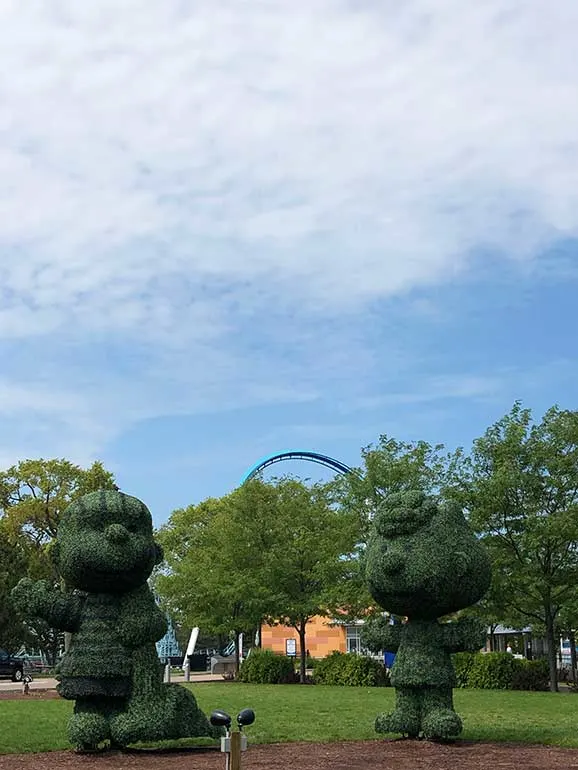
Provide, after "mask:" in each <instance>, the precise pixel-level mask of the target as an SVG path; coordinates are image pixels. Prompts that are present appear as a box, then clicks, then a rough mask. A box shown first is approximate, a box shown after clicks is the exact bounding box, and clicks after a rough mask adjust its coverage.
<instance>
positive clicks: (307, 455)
mask: <svg viewBox="0 0 578 770" xmlns="http://www.w3.org/2000/svg"><path fill="white" fill-rule="evenodd" d="M283 460H308V461H309V462H313V463H318V464H319V465H324V466H325V467H326V468H331V469H332V470H334V471H336V472H337V473H340V474H345V473H351V471H352V469H351V468H350V467H349V466H348V465H345V463H341V462H339V460H334V459H333V458H332V457H328V456H327V455H324V454H320V453H319V452H308V451H303V450H301V449H299V450H292V451H289V452H277V453H276V454H272V455H268V456H267V457H264V458H263V459H261V460H259V462H258V463H255V465H253V467H252V468H250V469H249V470H248V471H247V473H246V474H245V476H244V477H243V479H242V481H241V484H244V483H245V482H246V481H249V479H252V478H254V477H255V476H256V475H257V474H258V473H259V472H260V471H262V470H263V468H267V466H269V465H273V464H274V463H280V462H283Z"/></svg>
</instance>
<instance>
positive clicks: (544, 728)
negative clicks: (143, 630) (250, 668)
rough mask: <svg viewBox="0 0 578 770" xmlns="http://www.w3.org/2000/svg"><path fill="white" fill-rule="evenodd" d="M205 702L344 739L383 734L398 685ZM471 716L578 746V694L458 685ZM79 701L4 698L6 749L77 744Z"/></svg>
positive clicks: (482, 731)
mask: <svg viewBox="0 0 578 770" xmlns="http://www.w3.org/2000/svg"><path fill="white" fill-rule="evenodd" d="M192 689H193V691H194V693H195V695H196V697H197V699H198V701H199V704H200V706H201V708H202V709H203V710H204V711H205V712H206V713H209V712H211V711H212V710H213V709H215V708H223V709H225V710H226V711H228V712H229V713H230V714H231V715H233V716H235V715H236V714H237V713H238V712H239V711H240V710H241V709H242V708H245V707H251V708H253V709H254V710H255V713H256V717H257V718H256V722H255V724H254V725H253V726H251V727H249V728H248V729H247V734H248V736H249V741H250V742H251V741H252V742H254V743H274V742H282V741H339V740H355V739H357V740H362V739H368V738H376V737H378V736H377V734H376V733H375V732H374V730H373V723H374V720H375V716H376V715H377V714H378V713H379V712H381V711H387V710H390V709H391V707H392V706H393V700H394V690H393V689H391V688H363V687H322V686H319V685H316V686H307V687H300V686H298V685H283V686H274V685H266V686H261V685H247V684H237V683H224V682H223V683H221V682H207V683H198V684H196V685H194V686H193V688H192ZM455 704H456V709H457V711H458V712H459V713H460V714H461V716H462V718H463V720H464V732H463V734H462V738H464V739H466V740H476V741H515V742H521V743H543V744H550V745H557V746H575V747H578V696H575V695H569V694H562V693H534V692H500V691H496V690H456V692H455ZM71 709H72V705H71V704H70V703H68V702H66V701H61V700H48V701H40V700H30V701H26V700H13V701H11V700H0V753H3V754H5V753H12V752H26V751H50V750H54V749H65V748H69V745H68V742H67V740H66V722H67V720H68V715H69V714H70V712H71Z"/></svg>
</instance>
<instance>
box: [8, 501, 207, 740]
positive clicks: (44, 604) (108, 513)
mask: <svg viewBox="0 0 578 770" xmlns="http://www.w3.org/2000/svg"><path fill="white" fill-rule="evenodd" d="M53 556H54V560H55V563H56V565H57V567H58V570H59V572H60V574H61V576H62V578H63V579H64V581H65V584H66V586H67V588H68V589H73V590H71V592H69V593H62V592H61V591H59V590H58V589H55V588H53V587H51V586H49V585H48V583H46V582H45V581H38V582H36V583H34V582H32V581H31V580H29V579H27V578H25V579H24V580H21V581H20V583H19V584H18V585H17V586H16V587H15V588H14V589H13V597H14V599H15V601H16V602H17V603H18V606H20V607H21V608H23V610H24V612H26V613H27V614H28V615H29V616H35V617H41V618H44V619H45V620H46V621H48V623H50V624H51V625H52V626H53V627H55V628H58V629H60V630H62V631H71V632H72V634H73V635H72V642H71V646H70V650H69V651H68V652H67V654H66V655H65V656H64V658H63V659H62V662H61V663H60V665H59V667H58V669H57V678H58V679H59V685H58V691H59V693H60V695H61V696H62V697H64V698H67V699H69V700H74V701H76V703H75V706H74V714H73V716H72V717H71V720H70V723H69V730H68V732H69V738H70V741H71V743H72V744H74V746H76V748H77V749H79V750H82V751H92V750H95V749H96V748H97V747H98V746H99V745H101V744H103V743H105V742H106V741H110V743H111V745H113V746H119V747H122V746H126V745H128V744H131V743H137V742H141V741H157V740H164V739H174V738H183V737H193V736H205V735H206V736H212V737H217V733H216V732H215V728H213V727H211V725H210V724H209V722H208V720H207V719H206V717H205V715H204V714H203V713H202V712H201V711H200V710H199V708H198V706H197V703H196V701H195V698H194V697H193V695H192V694H191V693H190V692H189V691H188V690H186V689H185V688H184V687H180V686H179V685H175V684H173V685H168V684H163V682H162V668H161V665H160V662H159V660H158V657H157V654H156V648H155V642H156V641H158V640H159V639H161V638H162V637H163V636H164V634H165V632H166V620H165V618H164V616H163V614H162V613H161V611H160V610H159V609H158V607H157V605H156V603H155V601H154V598H153V595H152V593H151V590H150V589H149V587H148V584H147V580H148V578H149V577H150V575H151V572H152V570H153V568H154V566H155V565H156V564H159V563H160V562H161V560H162V551H161V549H160V546H158V545H157V544H156V543H155V541H154V539H153V528H152V518H151V514H150V511H149V510H148V508H147V507H146V506H145V505H144V503H142V502H141V501H140V500H137V499H136V498H135V497H130V496H129V495H125V494H123V493H122V492H115V491H104V490H102V491H100V492H93V493H91V494H88V495H85V496H84V497H82V498H80V499H79V500H77V501H76V502H74V503H72V505H70V506H69V507H68V508H67V509H66V511H65V512H64V514H63V516H62V520H61V522H60V526H59V527H58V537H57V540H56V543H55V545H54V551H53Z"/></svg>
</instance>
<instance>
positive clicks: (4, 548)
mask: <svg viewBox="0 0 578 770" xmlns="http://www.w3.org/2000/svg"><path fill="white" fill-rule="evenodd" d="M26 568H27V564H26V559H25V557H24V554H23V553H22V549H21V548H20V547H19V546H18V545H17V544H15V543H11V542H10V540H9V539H8V537H7V536H6V534H5V532H3V530H2V528H1V527H0V648H1V649H3V650H7V651H8V652H9V653H14V652H16V650H17V649H18V648H19V647H20V646H21V645H22V644H24V643H26V642H27V641H29V633H28V631H27V630H26V628H25V626H24V624H23V623H22V621H21V619H20V616H19V615H18V612H17V608H16V607H14V605H13V603H12V600H11V598H10V591H11V590H12V589H13V588H14V586H15V585H16V583H17V582H18V581H19V580H20V578H22V577H25V576H26V572H27V569H26Z"/></svg>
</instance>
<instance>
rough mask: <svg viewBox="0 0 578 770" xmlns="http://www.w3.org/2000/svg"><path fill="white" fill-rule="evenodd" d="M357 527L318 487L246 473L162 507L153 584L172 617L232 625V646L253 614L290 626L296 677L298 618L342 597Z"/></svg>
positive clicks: (302, 622)
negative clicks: (209, 495) (160, 557)
mask: <svg viewBox="0 0 578 770" xmlns="http://www.w3.org/2000/svg"><path fill="white" fill-rule="evenodd" d="M357 536H358V533H357V519H355V518H354V517H353V516H352V515H348V514H342V513H341V512H339V511H338V510H336V509H335V508H333V507H332V506H331V504H330V499H329V497H328V494H327V491H326V489H325V488H324V487H322V486H320V485H317V486H315V487H313V488H309V487H307V486H306V485H305V484H303V483H301V482H299V481H295V480H292V479H281V480H277V481H275V482H273V483H268V484H266V483H264V482H262V481H260V480H253V481H251V482H248V483H246V484H244V485H243V486H241V487H240V488H239V489H237V490H235V491H234V492H232V493H231V494H230V495H227V496H226V497H223V498H220V499H209V500H206V501H205V502H203V503H200V504H199V505H193V506H189V507H188V508H185V509H181V510H179V511H175V512H174V513H173V514H172V516H171V518H170V519H169V521H168V523H167V524H166V525H165V526H164V527H163V528H162V529H161V531H160V532H159V539H160V541H161V543H162V545H163V547H164V549H165V560H166V563H165V568H164V570H162V571H161V572H160V574H159V575H158V577H157V579H156V589H157V591H158V593H159V595H160V596H161V597H163V599H164V602H165V604H166V606H167V608H168V609H169V611H171V612H172V613H173V614H174V615H175V616H176V617H178V619H179V621H180V622H182V623H184V624H185V625H188V626H189V627H190V626H200V627H201V628H203V629H204V630H206V631H210V632H212V633H215V634H225V633H230V632H233V633H234V635H235V640H236V647H237V649H238V639H239V635H240V634H241V633H252V632H254V630H255V629H256V628H258V627H259V626H260V625H261V624H262V623H263V622H269V623H271V624H274V623H286V624H287V625H290V626H292V627H294V628H295V629H296V630H297V631H298V633H299V638H300V641H301V645H300V646H301V650H300V651H301V656H302V659H301V678H302V680H303V681H304V679H305V664H306V651H307V646H306V626H307V623H308V622H309V620H311V618H312V617H313V616H315V615H328V614H330V613H331V612H332V611H333V610H334V609H336V608H337V607H341V606H343V604H344V603H346V601H347V596H348V590H349V586H348V582H347V580H346V578H347V576H348V574H349V572H348V571H350V570H351V567H350V565H349V563H348V559H347V558H345V557H346V556H347V555H348V554H349V553H350V551H351V550H352V548H353V546H354V544H355V542H356V538H357ZM237 665H238V660H237Z"/></svg>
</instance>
